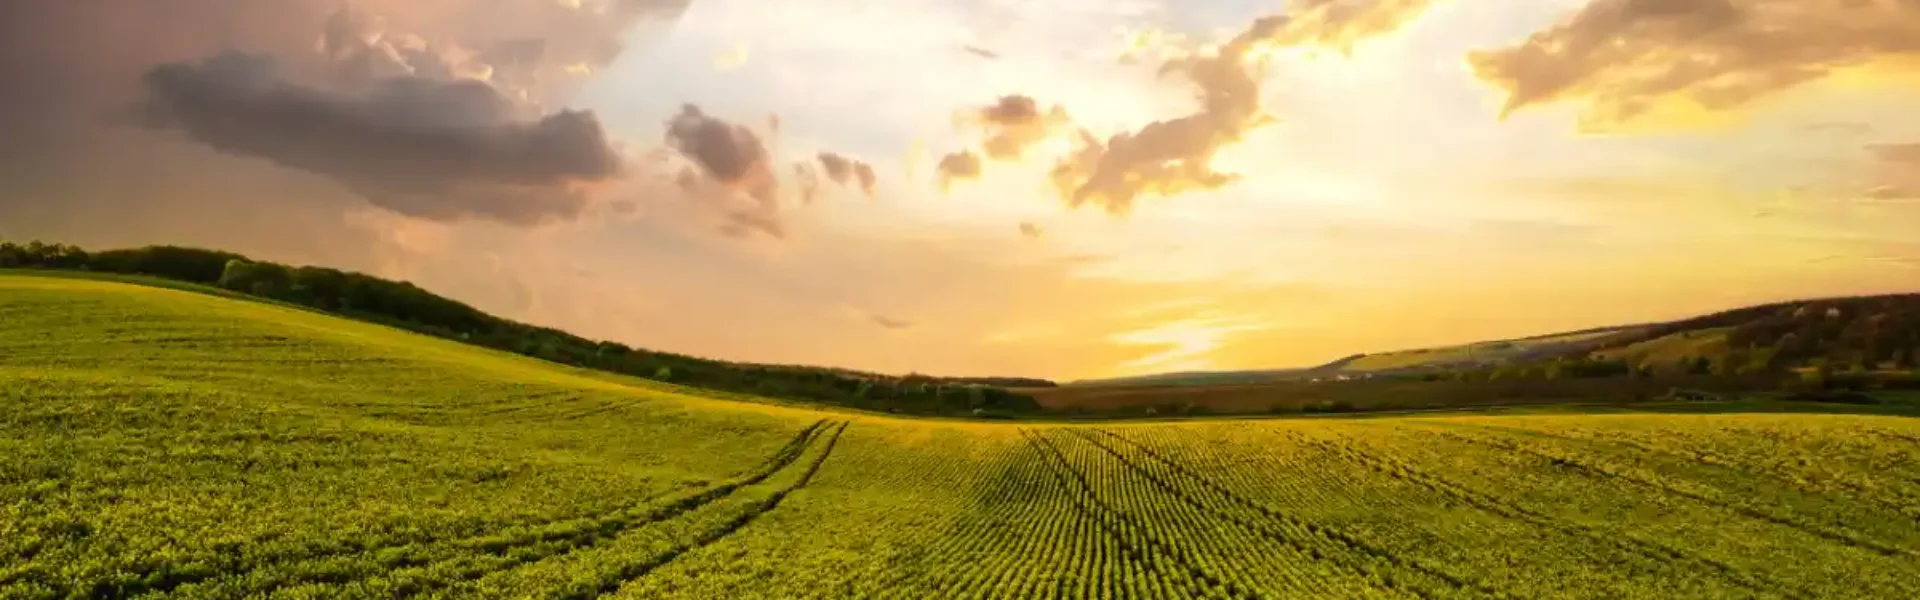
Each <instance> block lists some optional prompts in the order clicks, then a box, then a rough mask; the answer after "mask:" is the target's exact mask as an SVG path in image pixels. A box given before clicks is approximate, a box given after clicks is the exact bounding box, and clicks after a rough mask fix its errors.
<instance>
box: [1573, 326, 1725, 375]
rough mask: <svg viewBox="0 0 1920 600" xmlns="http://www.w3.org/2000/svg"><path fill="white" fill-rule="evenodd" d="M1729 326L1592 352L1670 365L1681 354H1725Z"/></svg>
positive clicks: (1637, 363) (1631, 361)
mask: <svg viewBox="0 0 1920 600" xmlns="http://www.w3.org/2000/svg"><path fill="white" fill-rule="evenodd" d="M1732 330H1733V328H1732V327H1714V328H1708V329H1697V330H1691V331H1682V332H1680V333H1673V334H1668V335H1664V336H1660V337H1657V338H1654V339H1651V340H1646V341H1643V342H1638V343H1634V344H1630V345H1628V346H1626V347H1624V348H1616V349H1612V350H1606V351H1602V352H1597V353H1595V354H1596V355H1597V357H1598V358H1601V359H1604V360H1624V361H1627V364H1631V365H1635V366H1640V365H1648V366H1659V367H1671V366H1672V365H1674V364H1677V363H1678V362H1679V361H1680V359H1683V358H1686V359H1690V358H1695V357H1714V358H1717V357H1719V356H1720V355H1722V354H1725V353H1726V351H1727V332H1729V331H1732Z"/></svg>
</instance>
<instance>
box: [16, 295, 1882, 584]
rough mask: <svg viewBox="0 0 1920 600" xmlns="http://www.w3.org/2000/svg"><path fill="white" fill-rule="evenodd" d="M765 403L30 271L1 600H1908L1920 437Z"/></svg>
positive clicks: (1681, 416) (1571, 422) (1624, 422)
mask: <svg viewBox="0 0 1920 600" xmlns="http://www.w3.org/2000/svg"><path fill="white" fill-rule="evenodd" d="M1692 409H1693V411H1694V412H1680V411H1678V410H1677V409H1676V410H1674V411H1673V412H1666V413H1661V412H1652V411H1651V410H1648V411H1641V412H1619V411H1615V412H1593V413H1587V414H1572V413H1567V414H1506V415H1497V414H1460V415H1451V416H1446V415H1427V416H1419V417H1413V416H1398V417H1373V418H1299V419H1272V420H1246V421H1234V420H1212V421H1193V422H1173V423H1135V424H1123V423H1116V424H1105V425H1101V426H1099V427H1093V426H1086V425H1067V424H1041V423H973V422H964V421H952V420H949V421H938V420H910V419H897V418H891V417H886V416H881V415H872V414H865V413H854V412H826V411H814V410H808V409H804V408H796V407H792V406H778V405H773V404H766V403H752V402H738V401H731V400H722V399H713V398H708V397H703V396H700V395H698V392H697V391H695V390H688V389H683V388H676V387H673V386H670V385H667V384H662V383H657V382H651V381H646V380H639V379H630V378H625V377H620V376H615V375H609V374H605V373H600V372H595V371H587V370H581V369H574V368H569V367H563V366H558V365H554V364H551V363H545V362H540V361H536V360H533V359H529V358H524V357H520V356H516V355H510V354H505V353H498V352H493V351H489V350H484V349H478V348H474V347H470V346H465V345H461V344H458V343H455V342H451V341H446V340H441V339H435V338H429V337H425V336H420V335H415V334H411V333H405V332H401V331H398V330H394V329H389V328H385V327H382V326H377V325H371V324H365V323H359V322H354V321H347V320H343V319H339V318H335V317H331V316H326V315H322V314H317V313H313V312H308V311H302V310H295V309H291V308H287V307H282V306H276V305H272V304H267V303H259V302H248V301H242V300H235V299H230V298H221V297H214V296H209V295H205V294H199V293H194V292H191V291H180V290H171V289H160V288H154V287H143V286H134V285H126V284H120V283H112V282H103V281H90V280H85V279H72V278H67V279H56V278H41V277H28V276H18V275H0V598H7V599H12V598H69V597H71V598H123V597H156V598H158V597H179V598H241V597H261V598H324V597H342V598H399V597H486V598H495V597H497V598H590V597H596V596H602V595H604V596H609V597H623V598H682V597H685V598H809V597H817V598H859V597H871V598H908V599H921V598H989V597H990V598H1180V597H1204V598H1370V597H1380V598H1484V597H1513V598H1562V597H1586V598H1701V597H1725V598H1914V597H1920V421H1916V420H1914V419H1913V418H1910V417H1905V416H1896V415H1872V414H1845V413H1801V414H1794V413H1785V412H1768V411H1766V407H1765V406H1764V405H1758V404H1754V405H1740V404H1729V405H1723V406H1711V405H1695V406H1693V407H1692Z"/></svg>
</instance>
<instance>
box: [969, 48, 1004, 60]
mask: <svg viewBox="0 0 1920 600" xmlns="http://www.w3.org/2000/svg"><path fill="white" fill-rule="evenodd" d="M960 49H961V50H962V51H965V52H966V53H968V54H972V55H974V56H978V57H980V58H984V59H987V60H998V59H999V58H1000V53H999V52H994V51H992V50H988V49H986V48H981V47H979V46H974V45H971V44H969V45H964V46H961V47H960Z"/></svg>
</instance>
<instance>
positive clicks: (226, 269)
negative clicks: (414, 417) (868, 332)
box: [0, 241, 1054, 416]
mask: <svg viewBox="0 0 1920 600" xmlns="http://www.w3.org/2000/svg"><path fill="white" fill-rule="evenodd" d="M9 268H12V269H33V270H42V271H51V272H53V273H55V274H63V275H65V276H71V277H96V278H97V277H106V278H108V279H120V280H126V279H122V278H116V277H112V276H115V275H117V276H131V277H134V278H135V279H133V280H134V281H137V282H139V283H143V284H156V285H162V286H168V287H176V288H183V289H191V290H195V291H203V292H212V293H224V294H237V295H243V296H246V297H252V298H258V299H262V300H268V301H274V302H280V303H284V304H291V305H296V306H303V307H307V308H311V309H316V310H320V311H323V312H328V313H332V314H337V315H342V316H347V317H352V318H355V319H360V320H363V321H370V322H374V323H382V324H387V325H392V326H395V327H400V328H404V329H408V330H412V331H415V332H419V333H424V334H428V335H434V336H438V337H442V338H447V339H452V340H458V341H461V342H465V343H470V344H475V345H479V346H485V347H488V348H493V349H497V350H505V351H508V352H513V353H517V354H523V355H526V356H532V357H535V358H540V359H543V360H547V361H551V362H556V363H562V364H567V365H573V366H579V367H587V368H592V369H599V370H603V371H609V372H614V373H621V374H626V375H635V376H639V377H646V378H650V379H655V380H659V381H665V382H672V383H678V384H683V385H691V386H697V387H702V388H708V389H713V390H720V391H728V392H739V393H747V394H754V395H759V396H770V397H778V398H786V399H791V400H799V401H808V402H818V403H824V404H832V405H839V406H848V407H853V408H860V409H865V410H875V411H884V412H901V413H910V414H926V415H964V416H1008V415H1015V414H1024V413H1031V412H1035V411H1037V410H1038V406H1037V405H1036V404H1035V403H1034V402H1033V400H1032V399H1031V398H1028V397H1024V396H1020V395H1017V394H1012V393H1009V392H1007V391H1006V390H1005V389H1004V388H1005V387H1009V386H1018V387H1027V388H1035V387H1039V388H1044V387H1051V386H1053V385H1054V384H1053V383H1052V382H1049V381H1045V380H1040V379H1028V378H1014V377H931V376H926V375H918V374H913V375H904V376H898V375H883V374H878V373H865V372H860V371H853V370H848V369H835V368H827V367H812V366H799V365H766V364H752V363H741V362H732V361H722V360H713V359H704V358H698V357H692V356H686V355H681V354H673V353H668V352H656V351H650V350H645V349H635V348H631V347H628V346H626V345H624V344H619V343H615V342H606V341H595V340H589V339H586V338H583V337H580V336H577V335H574V334H571V333H567V332H565V331H560V330H556V329H552V328H547V327H537V326H533V325H527V324H524V323H518V322H514V321H511V320H507V319H503V318H500V317H496V316H494V315H490V314H487V313H484V312H481V311H480V310H478V309H475V308H473V307H471V306H468V305H466V304H463V303H461V302H459V301H456V300H452V299H449V298H445V297H441V296H438V295H435V294H433V293H431V292H428V291H426V290H423V289H420V288H419V287H416V286H414V285H413V284H411V283H408V282H404V281H389V280H385V279H381V278H378V277H372V276H369V275H365V274H361V273H348V272H342V271H338V270H335V269H329V268H324V267H289V266H286V265H280V264H276V263H271V262H265V261H256V260H252V259H249V258H247V257H245V256H242V255H239V254H234V253H231V252H222V251H218V250H206V249H200V248H184V247H178V246H148V247H142V248H129V249H120V250H106V251H101V252H88V251H86V250H83V249H80V248H77V247H74V246H69V245H65V244H43V243H40V242H37V241H36V242H30V243H27V244H14V243H10V242H4V241H0V269H9ZM208 288H214V289H208ZM214 290H218V291H214Z"/></svg>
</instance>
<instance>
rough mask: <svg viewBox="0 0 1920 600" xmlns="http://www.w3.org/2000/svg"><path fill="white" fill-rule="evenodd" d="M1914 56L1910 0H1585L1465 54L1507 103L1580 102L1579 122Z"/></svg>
mask: <svg viewBox="0 0 1920 600" xmlns="http://www.w3.org/2000/svg"><path fill="white" fill-rule="evenodd" d="M1917 55H1920V2H1914V1H1913V0H1664V1H1660V0H1592V1H1591V2H1589V3H1588V4H1587V5H1586V7H1585V8H1583V9H1581V10H1580V11H1579V12H1578V13H1576V14H1574V15H1573V16H1572V17H1571V18H1569V19H1567V20H1565V21H1563V22H1561V23H1560V24H1558V25H1556V26H1554V27H1552V28H1550V29H1547V30H1545V31H1541V32H1538V33H1535V34H1533V35H1532V36H1531V37H1529V38H1528V39H1527V40H1526V41H1525V42H1522V43H1519V44H1517V45H1514V46H1510V47H1506V48H1501V49H1496V50H1488V51H1480V52H1474V53H1471V54H1469V56H1468V63H1469V65H1470V66H1471V67H1472V69H1473V71H1474V73H1475V74H1476V75H1477V76H1478V77H1479V78H1480V79H1481V80H1483V81H1485V82H1487V83H1490V84H1492V85H1494V86H1496V87H1498V88H1500V89H1502V90H1504V91H1505V92H1506V93H1507V101H1506V106H1505V107H1504V108H1503V109H1502V113H1503V114H1512V113H1514V112H1516V111H1519V110H1523V109H1526V108H1529V107H1533V106H1538V105H1543V104H1549V103H1555V102H1573V103H1579V104H1583V105H1584V106H1585V112H1584V114H1583V116H1582V120H1583V123H1584V124H1586V125H1589V126H1594V127H1606V126H1611V125H1619V124H1624V123H1628V122H1631V121H1634V120H1635V119H1638V118H1641V117H1644V116H1646V115H1647V114H1648V113H1649V112H1651V111H1653V110H1654V109H1655V108H1656V107H1658V106H1660V105H1662V104H1663V103H1667V102H1674V101H1678V102H1683V103H1689V104H1693V105H1696V106H1699V107H1702V108H1706V109H1709V110H1731V109H1735V108H1739V107H1742V106H1744V105H1747V104H1749V103H1751V102H1753V101H1756V100H1759V99H1761V98H1764V97H1766V96H1768V95H1771V94H1775V93H1777V92H1780V91H1782V90H1786V89H1789V88H1793V87H1795V86H1799V85H1802V84H1805V83H1808V82H1812V81H1816V80H1819V79H1822V78H1825V77H1827V76H1829V75H1831V74H1833V73H1834V72H1836V71H1839V70H1842V69H1846V68H1849V67H1859V66H1866V65H1870V64H1874V63H1877V62H1880V61H1882V60H1884V59H1892V58H1914V57H1916V56H1917Z"/></svg>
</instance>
